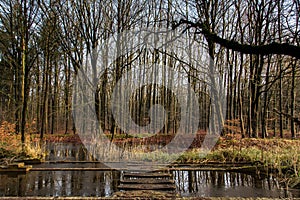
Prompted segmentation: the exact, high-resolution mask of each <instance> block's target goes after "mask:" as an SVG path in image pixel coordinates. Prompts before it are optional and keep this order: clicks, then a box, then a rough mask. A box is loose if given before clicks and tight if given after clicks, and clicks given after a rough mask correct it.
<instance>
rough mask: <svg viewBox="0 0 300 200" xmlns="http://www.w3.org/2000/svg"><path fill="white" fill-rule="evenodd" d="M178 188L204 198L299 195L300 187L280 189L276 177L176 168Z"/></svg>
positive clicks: (175, 175)
mask: <svg viewBox="0 0 300 200" xmlns="http://www.w3.org/2000/svg"><path fill="white" fill-rule="evenodd" d="M173 175H174V177H175V181H176V187H177V191H178V192H179V193H180V194H181V195H182V196H201V197H209V196H211V197H213V196H215V197H270V198H275V197H277V198H279V197H284V198H286V197H298V196H299V195H300V191H299V190H294V191H287V190H283V189H281V188H280V186H279V183H278V181H277V180H276V178H274V177H272V176H270V177H265V178H261V177H258V176H253V175H247V174H242V173H236V172H223V171H174V172H173Z"/></svg>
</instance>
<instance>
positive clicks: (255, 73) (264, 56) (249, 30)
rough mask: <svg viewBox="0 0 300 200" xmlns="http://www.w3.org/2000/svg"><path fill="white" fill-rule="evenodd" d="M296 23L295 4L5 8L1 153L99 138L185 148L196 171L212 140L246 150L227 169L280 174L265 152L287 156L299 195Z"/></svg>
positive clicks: (80, 2)
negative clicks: (258, 165)
mask: <svg viewBox="0 0 300 200" xmlns="http://www.w3.org/2000/svg"><path fill="white" fill-rule="evenodd" d="M299 16H300V1H299V0H278V1H272V0H254V1H253V0H122V1H121V0H107V1H100V0H77V1H74V0H2V1H1V3H0V123H1V127H0V132H1V133H0V135H2V136H1V137H2V140H1V146H0V150H1V155H2V157H4V158H5V157H6V155H5V153H4V152H6V150H5V151H4V149H8V150H12V149H13V148H15V146H13V147H9V148H7V147H5V145H7V143H9V141H11V142H12V143H14V145H23V146H22V149H23V150H24V144H26V143H31V142H33V143H34V144H35V145H36V143H39V144H43V143H44V142H46V143H47V142H49V141H50V143H51V141H52V142H57V141H64V140H66V141H68V142H69V140H70V141H71V140H72V141H73V140H74V141H76V142H78V141H81V142H82V143H84V144H91V143H92V144H94V143H93V140H95V137H97V134H98V131H99V130H100V132H101V133H102V132H103V134H104V135H105V138H106V139H108V140H107V141H110V143H111V142H113V143H114V144H116V145H117V146H118V147H122V148H125V149H126V150H127V149H132V148H133V147H137V148H139V147H140V146H139V145H146V146H147V145H150V147H148V146H147V148H146V147H145V149H143V150H145V152H146V153H148V152H149V151H152V150H153V149H151V148H154V149H157V148H161V146H165V145H168V144H169V143H171V145H172V140H173V141H174V140H177V141H175V142H174V144H176V145H180V144H181V143H180V142H182V143H187V144H184V145H183V147H182V148H186V149H189V151H188V152H190V154H189V153H185V154H184V155H183V156H182V157H180V159H182V160H184V161H191V160H193V159H194V157H196V159H198V156H197V155H195V153H197V150H195V149H197V148H200V147H201V144H202V143H203V144H204V141H205V138H206V137H211V138H213V137H216V138H217V139H218V141H216V140H213V141H214V142H213V144H216V145H217V146H218V147H219V146H222V145H223V147H228V149H230V147H231V145H233V146H238V148H239V149H240V150H239V154H238V156H237V155H236V154H234V155H230V156H229V157H226V155H227V156H228V154H224V152H222V156H221V160H222V159H223V160H226V161H228V160H230V161H233V160H236V159H237V160H238V161H249V160H251V161H260V162H262V163H264V162H267V164H270V163H271V164H272V165H273V167H274V168H276V169H278V166H277V165H276V162H275V161H270V160H268V159H271V160H272V156H274V155H276V154H277V153H278V152H277V150H278V149H276V150H275V151H274V152H272V153H274V154H271V155H270V157H268V155H267V153H266V152H268V149H270V148H273V147H274V145H275V146H276V148H279V147H280V148H283V149H284V148H286V147H289V146H292V147H293V151H294V153H295V154H293V156H294V157H292V158H290V157H289V158H284V159H287V160H288V161H286V160H285V162H284V163H281V164H279V166H282V165H284V166H287V165H288V166H290V168H291V171H293V172H292V175H291V176H292V177H293V178H295V177H296V181H295V179H293V181H292V182H293V183H294V184H293V185H294V186H297V185H298V187H299V186H300V179H299V177H300V173H299V171H300V163H299V160H300V157H299V155H300V154H299V152H300V149H299V146H298V145H299V143H298V142H299V131H300V130H299V126H300V115H299V113H300V96H299V95H298V94H299V92H300V88H299V87H298V85H299V83H300V79H299V77H300V76H299V73H300V72H299V65H300V44H299V43H300V21H299V20H300V17H299ZM146 40H147V41H146ZM94 131H95V132H96V135H95V134H93V133H94ZM91 132H92V134H91ZM153 133H155V134H153ZM178 133H179V135H180V137H185V139H182V140H181V139H180V138H179V137H178V138H179V139H176V138H177V137H176V135H177V134H178ZM190 133H192V134H194V135H195V136H193V138H191V137H192V136H188V135H189V134H190ZM7 135H9V136H7ZM78 135H79V137H78ZM6 136H7V137H8V138H13V139H5V137H6ZM220 136H221V138H219V137H220ZM228 138H229V139H231V140H232V141H231V142H230V141H229V140H228ZM274 138H276V140H273V139H274ZM214 139H215V138H214ZM244 139H248V140H244ZM178 140H181V141H180V142H178ZM183 140H186V141H185V142H184V141H183ZM122 141H123V142H124V141H125V143H126V144H124V143H123V142H122ZM257 141H258V142H257ZM35 142H36V143H35ZM176 142H177V143H176ZM15 143H16V144H15ZM19 143H20V144H19ZM104 143H105V142H104ZM179 143H180V144H179ZM258 143H259V144H258ZM107 144H108V143H107ZM154 144H155V145H157V146H155V145H154ZM174 144H173V146H174ZM97 145H100V146H101V145H103V144H102V143H101V144H97ZM151 145H152V146H151ZM243 145H244V146H243ZM153 146H154V147H153ZM173 146H172V147H173ZM241 146H243V147H249V146H258V149H259V151H258V154H259V152H261V155H260V156H257V155H256V157H255V158H253V159H254V160H252V157H251V156H250V157H249V158H248V157H247V158H246V157H243V156H245V155H242V153H241V152H242V150H241V148H242V147H241ZM297 146H298V147H297ZM106 147H107V146H105V148H106ZM218 147H215V148H218ZM38 148H39V151H42V150H41V149H43V148H44V147H42V146H39V147H38ZM97 148H98V146H97ZM211 148H212V147H211ZM87 149H88V150H89V151H93V150H91V149H89V148H88V147H87ZM179 149H180V148H179ZM169 150H170V149H169ZM180 150H181V149H180ZM134 151H137V150H134ZM174 151H175V150H174ZM278 151H281V150H278ZM288 151H289V150H287V152H284V153H285V154H288ZM263 152H264V153H266V155H264V154H263ZM227 153H228V152H227ZM231 153H232V152H231ZM92 154H93V155H94V156H95V155H96V154H97V155H98V154H100V153H99V152H94V153H92ZM120 154H121V153H120ZM103 155H104V156H107V154H105V153H104V154H103ZM103 155H102V156H103ZM109 155H110V154H109ZM122 155H123V154H122ZM128 156H129V155H128ZM143 156H146V157H147V159H150V160H151V159H152V158H150V157H151V156H152V155H147V154H145V155H143ZM185 156H186V157H185ZM235 156H237V157H235ZM247 156H248V155H247ZM2 157H1V158H2ZM100 157H101V156H100ZM101 158H102V157H101ZM210 158H211V159H212V160H214V161H215V159H216V160H218V161H220V160H219V159H220V157H218V158H215V157H214V158H213V157H210ZM143 159H145V157H143ZM176 159H177V157H176ZM207 159H208V158H207ZM292 159H293V160H292ZM167 160H168V159H167ZM208 160H210V159H208ZM177 161H178V160H177ZM273 162H274V163H273ZM265 164H266V163H265ZM279 168H280V167H279ZM279 171H280V170H279ZM0 188H1V187H0Z"/></svg>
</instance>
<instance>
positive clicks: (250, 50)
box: [173, 19, 300, 59]
mask: <svg viewBox="0 0 300 200" xmlns="http://www.w3.org/2000/svg"><path fill="white" fill-rule="evenodd" d="M182 24H185V25H187V29H190V28H196V29H198V30H199V31H200V33H202V34H203V35H204V36H205V38H206V39H208V40H211V41H213V42H215V43H217V44H219V45H221V46H222V47H225V48H227V49H232V50H234V51H238V52H241V53H244V54H260V55H270V54H278V55H288V56H292V57H295V58H297V59H300V47H299V46H295V45H291V44H288V43H277V42H272V43H270V44H266V45H249V44H241V43H239V42H237V41H234V40H227V39H224V38H221V37H219V36H218V35H217V34H216V33H213V32H211V31H210V30H209V28H208V27H206V26H205V25H204V24H203V23H200V22H191V21H188V20H184V19H181V20H180V21H179V22H177V23H174V24H173V29H176V28H177V27H179V26H180V25H182Z"/></svg>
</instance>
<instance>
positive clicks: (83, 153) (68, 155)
mask: <svg viewBox="0 0 300 200" xmlns="http://www.w3.org/2000/svg"><path fill="white" fill-rule="evenodd" d="M46 149H48V155H47V157H46V160H50V161H55V160H69V161H93V160H94V159H93V157H92V155H91V154H89V153H88V151H87V149H86V148H85V147H84V145H82V144H73V143H50V144H47V145H46Z"/></svg>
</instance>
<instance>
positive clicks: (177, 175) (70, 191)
mask: <svg viewBox="0 0 300 200" xmlns="http://www.w3.org/2000/svg"><path fill="white" fill-rule="evenodd" d="M48 148H49V149H50V151H49V152H50V153H49V155H48V157H47V159H48V160H49V161H57V160H60V161H61V160H71V161H72V160H73V161H80V160H81V161H92V160H93V159H92V158H91V157H90V156H89V155H88V153H87V152H86V150H85V149H84V147H82V146H80V145H75V144H61V145H51V146H49V147H48ZM103 166H104V165H102V164H101V163H92V162H90V163H55V162H54V163H44V164H40V165H35V166H34V167H35V168H36V167H37V168H82V167H88V168H93V167H98V168H101V167H103ZM121 174H122V173H121V172H119V171H110V170H107V171H31V172H29V173H27V174H19V175H15V174H0V196H51V197H52V196H87V197H88V196H93V197H108V196H111V195H112V194H113V193H114V192H116V191H118V188H117V186H118V185H119V180H120V177H121ZM173 175H174V179H175V183H176V190H177V192H178V193H180V194H181V196H184V197H270V198H286V197H299V196H300V190H284V189H282V188H281V187H280V184H279V182H278V180H277V179H276V178H275V177H273V176H272V175H270V176H267V177H260V176H258V175H249V174H244V173H237V172H224V171H173Z"/></svg>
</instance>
